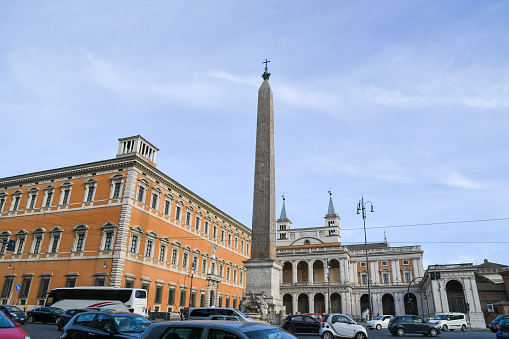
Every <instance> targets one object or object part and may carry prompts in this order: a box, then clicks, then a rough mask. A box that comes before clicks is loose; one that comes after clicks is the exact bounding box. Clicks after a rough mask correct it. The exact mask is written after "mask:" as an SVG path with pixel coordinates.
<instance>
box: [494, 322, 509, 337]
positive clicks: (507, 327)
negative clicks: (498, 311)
mask: <svg viewBox="0 0 509 339" xmlns="http://www.w3.org/2000/svg"><path fill="white" fill-rule="evenodd" d="M497 339H509V318H504V319H502V320H501V321H500V324H499V326H498V332H497Z"/></svg>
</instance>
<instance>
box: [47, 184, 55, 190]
mask: <svg viewBox="0 0 509 339" xmlns="http://www.w3.org/2000/svg"><path fill="white" fill-rule="evenodd" d="M54 189H55V186H53V185H51V184H49V185H48V186H46V187H44V190H45V191H53V190H54Z"/></svg>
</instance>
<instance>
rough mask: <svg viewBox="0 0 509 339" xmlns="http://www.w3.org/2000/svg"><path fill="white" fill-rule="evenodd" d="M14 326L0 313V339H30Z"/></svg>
mask: <svg viewBox="0 0 509 339" xmlns="http://www.w3.org/2000/svg"><path fill="white" fill-rule="evenodd" d="M18 325H19V324H15V323H14V322H13V321H12V320H11V319H10V318H9V317H8V316H7V315H5V314H4V313H3V312H0V338H2V339H30V336H29V335H28V334H27V333H26V332H25V331H23V330H22V329H21V328H19V326H18Z"/></svg>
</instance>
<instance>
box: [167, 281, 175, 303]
mask: <svg viewBox="0 0 509 339" xmlns="http://www.w3.org/2000/svg"><path fill="white" fill-rule="evenodd" d="M174 304H175V288H174V287H172V286H170V288H169V289H168V305H174Z"/></svg>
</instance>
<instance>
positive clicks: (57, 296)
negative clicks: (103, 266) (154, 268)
mask: <svg viewBox="0 0 509 339" xmlns="http://www.w3.org/2000/svg"><path fill="white" fill-rule="evenodd" d="M45 306H47V307H49V306H51V307H58V308H61V309H63V310H64V311H66V310H68V309H72V308H85V307H100V308H107V309H112V310H115V311H129V312H132V313H138V314H141V315H147V291H146V290H143V289H138V288H117V287H105V286H77V287H62V288H54V289H52V290H51V291H50V292H49V293H48V296H47V298H46V303H45Z"/></svg>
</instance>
